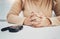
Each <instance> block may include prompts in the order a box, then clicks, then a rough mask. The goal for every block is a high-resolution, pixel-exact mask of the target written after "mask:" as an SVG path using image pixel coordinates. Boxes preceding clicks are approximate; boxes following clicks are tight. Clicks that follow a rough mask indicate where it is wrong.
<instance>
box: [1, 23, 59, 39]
mask: <svg viewBox="0 0 60 39" xmlns="http://www.w3.org/2000/svg"><path fill="white" fill-rule="evenodd" d="M9 25H11V24H8V23H7V22H0V30H1V28H3V27H6V26H9ZM0 39H60V26H58V27H44V28H32V27H28V26H24V28H23V30H21V31H19V32H17V33H10V32H8V31H5V32H1V31H0Z"/></svg>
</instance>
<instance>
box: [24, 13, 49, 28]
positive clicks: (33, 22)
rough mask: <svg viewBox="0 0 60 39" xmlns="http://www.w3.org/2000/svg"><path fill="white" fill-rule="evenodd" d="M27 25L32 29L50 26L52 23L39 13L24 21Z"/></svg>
mask: <svg viewBox="0 0 60 39" xmlns="http://www.w3.org/2000/svg"><path fill="white" fill-rule="evenodd" d="M24 24H25V25H29V26H31V27H35V28H39V27H45V26H49V25H50V21H49V19H48V18H46V17H45V16H43V15H39V14H37V13H32V14H31V15H30V16H29V17H27V18H26V19H25V21H24Z"/></svg>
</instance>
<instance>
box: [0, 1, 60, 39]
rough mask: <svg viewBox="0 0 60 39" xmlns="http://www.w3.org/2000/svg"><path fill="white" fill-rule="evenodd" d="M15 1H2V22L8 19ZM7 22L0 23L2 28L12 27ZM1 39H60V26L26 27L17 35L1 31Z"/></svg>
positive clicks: (0, 12)
mask: <svg viewBox="0 0 60 39" xmlns="http://www.w3.org/2000/svg"><path fill="white" fill-rule="evenodd" d="M13 2H14V0H13V1H12V0H0V20H1V19H3V20H5V19H6V15H7V13H8V11H9V10H10V8H11V6H12V4H13ZM10 25H12V24H8V23H7V22H2V21H0V30H1V28H4V27H7V26H10ZM0 39H60V26H57V27H44V28H32V27H28V26H24V28H23V30H21V31H19V32H17V33H10V32H8V31H5V32H1V31H0Z"/></svg>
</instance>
